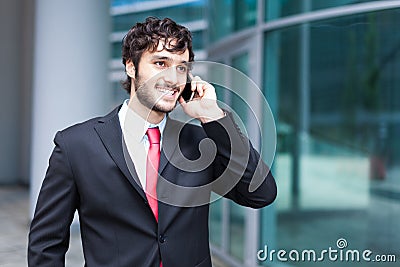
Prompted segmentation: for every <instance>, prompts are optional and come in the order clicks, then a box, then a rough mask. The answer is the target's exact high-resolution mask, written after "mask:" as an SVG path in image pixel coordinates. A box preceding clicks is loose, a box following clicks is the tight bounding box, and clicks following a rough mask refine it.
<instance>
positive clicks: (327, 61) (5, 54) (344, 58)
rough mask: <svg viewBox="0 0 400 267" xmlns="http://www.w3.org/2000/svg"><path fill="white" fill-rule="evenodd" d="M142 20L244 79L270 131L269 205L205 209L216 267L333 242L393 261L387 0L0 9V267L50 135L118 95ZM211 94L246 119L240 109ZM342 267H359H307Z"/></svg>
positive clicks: (390, 16)
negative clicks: (125, 58) (272, 198)
mask: <svg viewBox="0 0 400 267" xmlns="http://www.w3.org/2000/svg"><path fill="white" fill-rule="evenodd" d="M147 16H157V17H160V18H164V17H170V18H172V19H174V20H175V21H177V22H178V23H180V24H183V25H185V26H187V27H188V28H189V29H190V30H191V31H192V33H193V38H194V40H193V45H194V49H195V55H196V57H195V59H196V60H209V61H216V62H221V63H225V64H228V65H230V66H233V67H234V68H236V69H238V70H240V71H242V72H243V73H245V74H246V75H248V76H249V77H250V78H251V79H252V80H253V81H254V82H255V83H256V84H257V85H258V86H259V87H260V88H261V90H262V91H263V93H264V95H265V97H266V98H267V100H268V102H269V105H270V107H271V109H272V112H273V114H274V117H275V120H276V126H277V134H278V144H277V152H276V156H275V160H274V163H273V165H272V170H273V173H274V176H275V177H276V180H277V183H278V198H277V201H276V202H275V203H274V204H273V205H271V206H269V207H267V208H264V209H261V210H257V211H255V210H251V209H247V208H244V207H240V206H238V205H236V204H234V203H232V202H231V201H227V200H225V199H220V200H218V201H217V202H215V203H213V204H212V207H211V211H210V239H211V241H212V252H213V257H214V262H215V265H216V266H217V265H218V266H246V267H248V266H252V267H253V266H310V265H312V264H311V263H309V262H301V261H300V262H294V261H289V262H279V261H277V260H276V258H274V261H259V260H257V252H258V251H259V250H260V249H264V248H265V246H268V249H269V250H272V249H276V250H278V249H285V250H287V251H290V250H292V249H297V250H300V251H301V250H302V249H315V250H317V251H321V250H323V249H328V248H329V247H332V248H337V247H336V241H337V240H338V239H339V238H345V239H346V240H347V242H348V248H349V249H359V250H364V249H369V250H371V251H372V252H373V255H376V254H381V255H389V254H393V255H396V257H397V259H398V261H400V258H399V256H400V251H399V248H400V233H399V227H398V223H399V221H400V138H399V137H400V89H399V86H400V75H399V74H400V73H399V71H400V31H399V30H397V27H398V25H400V1H398V0H397V1H356V0H265V1H263V0H215V1H213V0H208V1H207V0H180V1H178V0H170V1H135V0H85V1H79V0H68V1H65V0H34V1H32V0H0V36H1V41H0V56H1V57H0V58H1V60H0V81H1V83H0V123H1V128H0V212H1V213H0V222H1V225H2V229H3V230H1V231H0V233H1V235H0V266H25V265H26V263H25V261H24V258H25V254H26V252H25V250H26V234H27V231H28V230H27V229H28V228H27V227H28V224H29V220H30V218H31V216H32V213H33V208H34V205H35V202H36V198H37V194H38V190H39V188H40V184H41V181H42V179H43V177H44V173H45V170H46V167H47V162H48V157H49V155H50V153H51V150H52V148H53V144H52V139H53V137H54V134H55V132H56V131H57V130H60V129H63V128H65V127H67V126H68V125H71V124H73V123H76V122H79V121H83V120H86V119H88V118H90V117H93V116H98V115H103V114H105V113H107V112H108V111H109V110H111V108H112V107H114V106H116V105H118V104H120V103H121V102H122V100H123V99H125V98H127V97H128V95H127V94H126V93H125V91H124V90H123V89H122V88H121V86H120V81H121V79H123V78H124V69H123V65H122V63H121V40H122V38H123V36H124V35H125V33H126V32H127V30H128V29H129V28H130V27H131V26H132V25H133V24H134V23H136V22H138V21H143V20H144V19H145V18H146V17H147ZM220 75H224V74H223V73H221V74H220ZM225 79H226V80H227V82H228V83H229V82H231V83H234V82H235V77H225ZM218 90H219V91H218V94H219V98H220V99H221V100H222V101H223V102H225V103H229V104H230V106H231V107H232V108H233V109H234V110H236V111H237V112H238V113H239V114H240V116H241V119H242V120H243V121H244V122H245V123H246V122H247V121H249V120H250V119H249V116H250V115H249V112H248V111H246V109H245V107H244V104H243V102H242V101H241V100H240V99H239V98H237V97H236V96H235V95H234V94H226V93H222V91H221V90H220V89H218ZM255 101H257V100H255ZM251 104H256V103H251ZM261 115H262V114H261ZM248 130H249V129H248ZM250 130H251V129H250ZM267 131H268V129H265V133H264V134H263V135H262V136H263V137H262V138H264V140H262V139H261V140H255V144H256V145H259V144H261V143H262V142H265V141H266V140H267V139H268V134H267ZM78 239H79V238H78ZM78 239H73V241H71V242H77V244H78V245H79V241H74V240H78ZM77 253H79V252H77ZM71 257H72V258H74V256H71ZM21 259H23V260H22V261H21ZM77 259H78V260H76V262H78V263H74V260H70V265H69V266H79V261H81V258H79V257H77ZM75 264H77V265H75ZM346 264H347V265H349V266H350V265H351V266H365V263H364V262H362V261H361V262H351V263H346V262H329V261H326V262H320V263H315V265H319V266H347V265H346ZM397 264H398V263H397ZM80 266H82V263H80ZM368 266H397V265H396V263H391V262H386V263H383V262H372V263H369V264H368Z"/></svg>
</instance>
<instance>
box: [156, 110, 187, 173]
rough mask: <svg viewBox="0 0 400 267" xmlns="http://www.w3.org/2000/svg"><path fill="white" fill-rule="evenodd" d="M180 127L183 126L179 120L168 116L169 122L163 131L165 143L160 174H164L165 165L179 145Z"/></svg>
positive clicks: (159, 168)
mask: <svg viewBox="0 0 400 267" xmlns="http://www.w3.org/2000/svg"><path fill="white" fill-rule="evenodd" d="M179 127H182V126H180V124H179V123H178V122H177V121H175V120H172V119H169V118H167V123H166V125H165V129H164V133H163V145H162V149H161V156H160V166H159V167H158V173H159V174H162V172H163V171H164V168H165V166H166V165H167V163H168V162H169V160H170V159H171V157H172V156H173V154H174V153H175V149H176V147H177V145H178V138H179V131H180V129H179Z"/></svg>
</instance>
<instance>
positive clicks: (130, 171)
mask: <svg viewBox="0 0 400 267" xmlns="http://www.w3.org/2000/svg"><path fill="white" fill-rule="evenodd" d="M118 111H119V108H116V109H115V110H113V111H112V112H111V113H110V114H108V115H106V116H105V117H103V118H101V119H100V120H99V121H98V124H97V125H96V126H95V130H96V132H97V134H98V135H99V137H100V139H101V141H102V142H103V144H104V146H105V147H106V149H107V151H108V153H109V154H110V156H111V157H112V159H113V160H114V162H115V164H116V165H117V166H118V168H119V169H120V170H121V171H122V173H123V174H124V175H125V177H126V178H127V179H128V180H129V182H130V183H131V185H132V186H133V187H134V188H135V189H136V191H137V192H138V193H139V194H140V195H141V196H142V197H143V198H144V199H146V196H145V193H144V191H143V189H142V187H141V186H140V182H139V177H138V176H137V173H136V170H135V166H134V164H133V162H132V161H131V159H130V157H129V156H127V157H125V156H124V155H129V154H128V151H127V148H126V145H125V142H124V140H123V136H122V131H121V126H120V122H119V117H118Z"/></svg>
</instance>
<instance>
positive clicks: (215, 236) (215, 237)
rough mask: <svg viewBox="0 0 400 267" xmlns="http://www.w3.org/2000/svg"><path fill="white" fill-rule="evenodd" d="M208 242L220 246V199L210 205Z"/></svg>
mask: <svg viewBox="0 0 400 267" xmlns="http://www.w3.org/2000/svg"><path fill="white" fill-rule="evenodd" d="M210 242H211V243H212V244H214V245H217V246H219V247H221V245H222V199H219V200H217V201H214V202H212V203H211V205H210Z"/></svg>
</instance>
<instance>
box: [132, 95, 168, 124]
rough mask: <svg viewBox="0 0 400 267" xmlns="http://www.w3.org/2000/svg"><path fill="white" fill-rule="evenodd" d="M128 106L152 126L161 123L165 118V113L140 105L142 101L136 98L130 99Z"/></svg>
mask: <svg viewBox="0 0 400 267" xmlns="http://www.w3.org/2000/svg"><path fill="white" fill-rule="evenodd" d="M128 106H129V108H130V109H132V110H133V111H134V112H135V113H136V114H138V115H139V116H140V117H141V118H142V119H144V120H146V121H148V122H149V123H152V124H158V123H160V122H161V121H162V120H163V119H164V117H165V113H164V112H160V111H155V110H151V109H149V108H148V107H146V106H144V105H143V104H142V103H140V101H139V100H138V99H137V97H134V96H133V97H131V98H130V99H129V104H128Z"/></svg>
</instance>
